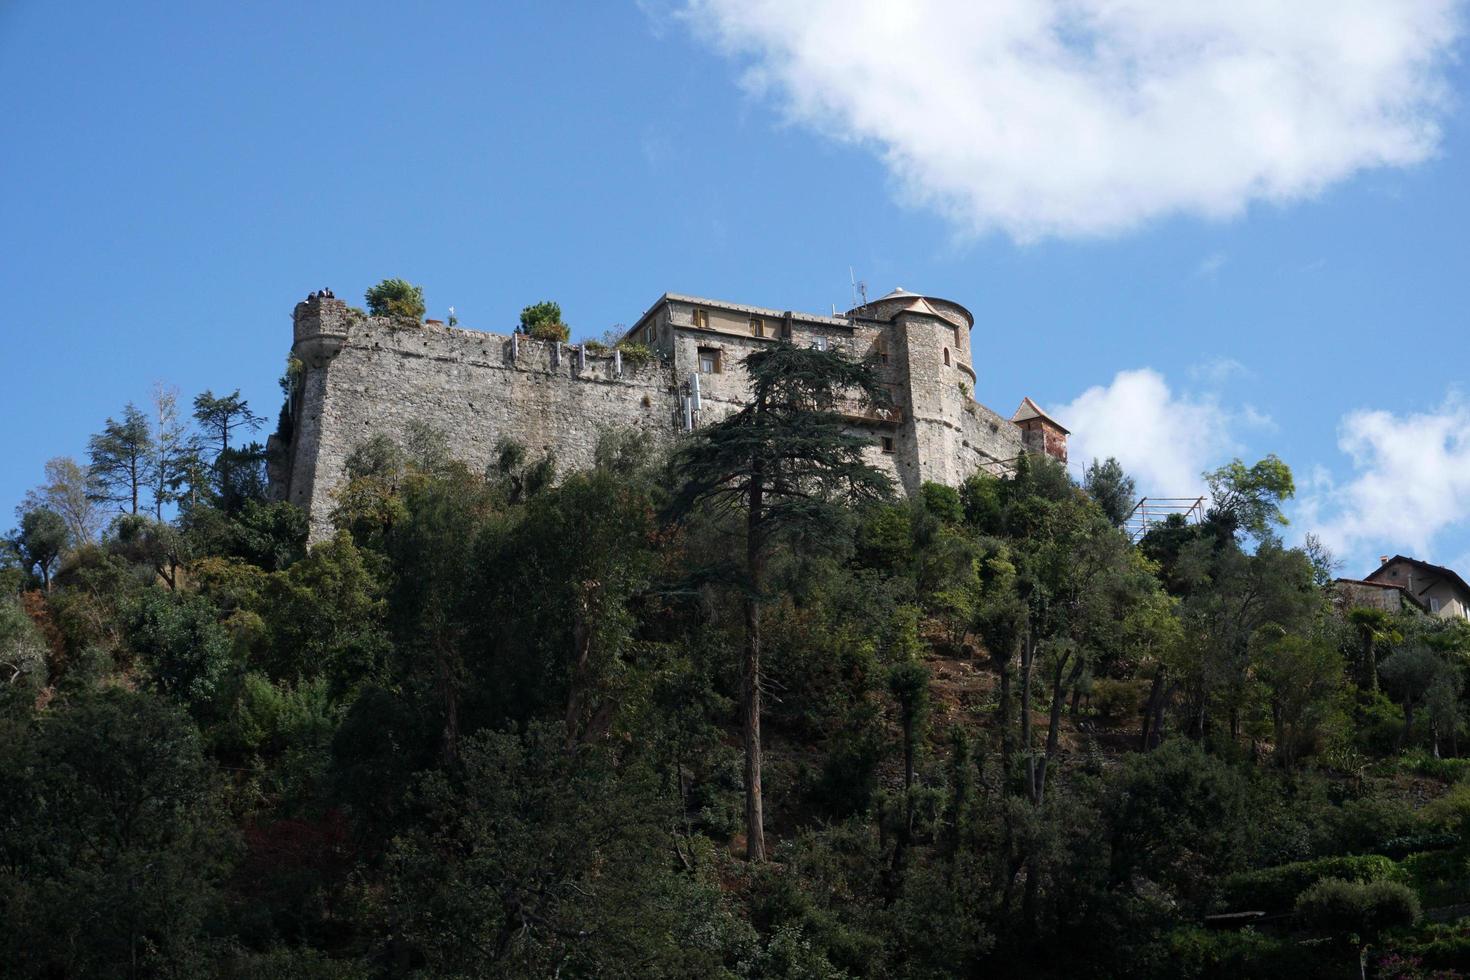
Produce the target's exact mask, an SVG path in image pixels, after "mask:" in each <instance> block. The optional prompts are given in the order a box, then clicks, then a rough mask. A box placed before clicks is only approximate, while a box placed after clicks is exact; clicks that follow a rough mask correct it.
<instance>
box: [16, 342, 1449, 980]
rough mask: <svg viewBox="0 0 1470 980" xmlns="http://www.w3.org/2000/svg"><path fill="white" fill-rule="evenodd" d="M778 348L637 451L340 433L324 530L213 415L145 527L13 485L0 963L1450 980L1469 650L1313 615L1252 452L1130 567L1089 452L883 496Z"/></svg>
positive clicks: (50, 967) (241, 410) (408, 972)
mask: <svg viewBox="0 0 1470 980" xmlns="http://www.w3.org/2000/svg"><path fill="white" fill-rule="evenodd" d="M554 319H555V320H556V321H557V322H559V319H560V318H559V314H558V315H557V316H556V317H555V318H554ZM771 351H772V352H771V353H769V354H768V355H766V357H764V358H762V359H758V360H757V361H756V362H755V363H753V364H751V365H749V367H750V369H751V371H752V374H753V376H754V378H755V379H756V382H757V384H758V385H761V386H764V387H763V388H762V389H761V391H760V392H758V397H756V398H754V399H753V401H752V408H751V409H750V410H749V411H747V412H744V413H738V414H736V415H733V416H731V417H730V418H729V419H727V420H726V421H724V422H721V423H719V424H717V425H712V426H708V427H706V428H705V429H703V430H701V432H700V434H699V436H698V438H696V439H690V440H686V441H685V442H684V443H683V444H682V451H681V452H679V453H677V454H675V455H674V456H672V457H670V458H665V457H663V456H660V455H659V454H656V453H654V452H653V451H652V450H651V449H650V447H649V446H648V445H647V444H646V443H645V442H644V441H643V440H642V439H641V438H639V437H638V436H637V435H634V434H630V433H620V432H611V433H608V434H607V435H606V436H605V437H604V438H603V440H602V442H601V443H600V445H599V446H598V448H597V453H596V465H595V466H594V467H593V468H591V469H589V470H586V471H582V472H565V471H559V470H558V467H557V464H556V460H555V459H554V458H552V457H549V456H542V455H538V454H537V453H535V452H531V451H528V450H527V449H526V448H524V447H522V446H519V445H516V444H514V443H509V442H506V443H503V444H501V445H500V446H499V447H498V449H497V453H496V460H495V462H494V464H493V465H492V466H490V467H489V469H488V471H486V472H475V471H472V470H470V469H468V468H467V467H465V466H464V465H462V464H460V463H458V462H456V461H455V460H454V458H453V454H452V452H451V451H450V448H451V443H450V440H449V437H448V436H447V435H446V434H443V433H436V432H433V431H430V430H427V429H413V430H411V431H408V432H404V433H401V434H398V435H397V436H396V437H395V438H389V437H387V436H385V435H381V434H380V435H375V436H370V437H368V438H365V439H364V441H363V443H362V444H361V445H360V446H359V447H358V448H357V450H356V451H355V452H354V453H353V454H352V456H351V459H350V460H349V461H348V465H347V477H348V479H347V482H346V483H345V485H344V486H342V487H341V488H340V490H339V491H338V493H337V496H336V499H335V507H334V511H333V522H334V523H335V531H334V533H332V534H330V535H329V536H326V537H324V538H323V539H322V540H319V541H316V542H314V543H313V544H312V546H311V547H309V548H308V547H307V545H306V540H305V539H306V523H305V520H304V517H303V515H301V514H300V512H299V511H297V510H295V509H294V508H292V507H291V506H290V505H287V504H283V503H278V502H271V501H269V500H267V499H265V497H264V492H263V472H262V471H263V466H264V462H263V458H262V456H261V454H260V453H261V451H260V449H259V447H258V446H254V447H253V444H244V445H242V444H241V439H240V434H241V433H242V431H249V430H250V429H251V428H252V427H253V426H254V425H256V424H258V423H259V416H258V415H256V414H255V413H254V412H252V411H251V410H250V408H249V406H248V405H247V404H245V403H244V402H243V400H241V399H240V398H239V396H238V393H233V394H230V395H227V396H224V397H217V396H215V395H213V394H211V393H209V392H206V393H204V394H203V395H201V396H199V398H198V399H196V400H195V402H194V406H195V416H194V419H195V422H196V424H197V432H196V433H194V434H193V435H188V434H187V433H184V434H181V433H180V430H179V429H178V427H177V426H176V425H175V426H174V427H173V428H172V430H171V434H170V435H169V436H168V437H167V439H166V440H165V439H164V438H163V437H162V436H161V435H160V433H161V432H163V425H164V422H162V421H160V419H162V418H163V416H161V415H159V414H158V413H155V416H150V417H149V418H148V419H145V420H144V421H145V423H146V424H145V431H142V432H140V433H135V435H137V436H138V440H136V441H140V442H142V443H144V445H143V446H142V449H143V451H142V452H140V453H138V454H137V457H138V459H139V460H140V466H142V467H143V470H142V472H143V473H144V474H145V476H146V475H147V474H148V473H150V472H156V470H153V471H150V470H149V469H148V467H157V466H158V465H159V464H158V463H157V460H158V458H159V453H158V452H157V451H156V447H157V445H158V444H159V443H160V442H161V441H166V442H167V443H168V445H169V446H170V447H172V448H171V449H170V450H169V452H170V454H171V455H172V457H173V459H174V462H173V463H171V464H170V467H171V468H170V469H169V470H168V474H169V475H168V476H167V477H166V478H163V479H159V480H155V479H152V478H145V479H142V480H140V481H139V483H138V487H139V489H140V492H141V494H142V496H141V498H140V499H139V501H138V504H137V506H136V513H134V510H135V507H134V504H133V487H132V484H131V477H129V482H128V483H127V484H123V483H117V484H109V486H111V487H112V489H108V490H107V491H106V495H105V498H103V499H97V498H98V496H99V495H98V494H97V493H95V492H94V494H93V498H94V499H92V500H91V501H90V502H89V501H88V499H87V494H86V490H87V488H88V486H91V487H93V488H95V487H97V486H101V485H102V484H100V483H97V482H96V479H97V478H95V477H92V476H91V474H89V473H87V472H86V467H83V466H81V465H80V464H74V463H73V464H70V465H65V464H66V463H67V461H53V463H54V464H55V465H51V464H48V467H47V472H46V476H45V482H44V483H43V484H42V485H41V486H40V487H38V488H37V490H36V491H35V492H33V493H32V494H31V495H29V496H28V497H27V501H26V503H25V504H23V505H22V508H21V512H20V513H19V514H18V515H17V525H16V528H15V530H14V531H12V532H11V533H10V534H9V535H8V536H7V538H6V539H5V543H4V546H3V548H0V585H3V587H4V589H5V592H4V594H3V595H0V738H3V740H4V744H5V746H6V751H5V752H4V753H3V754H0V907H3V908H4V909H5V911H6V924H7V926H8V929H7V930H6V934H5V937H4V938H3V939H0V962H3V963H4V964H5V969H4V972H5V973H6V975H14V976H20V977H83V976H129V977H155V976H225V977H278V976H287V977H294V976H302V977H318V976H319V977H402V976H463V977H469V976H476V977H478V976H505V977H521V976H563V977H620V976H626V977H645V976H650V977H691V976H700V977H704V976H713V977H732V978H734V977H785V978H797V977H801V978H807V977H824V978H838V977H882V978H890V977H892V978H898V977H902V978H938V977H950V976H985V975H1003V976H1038V977H1074V976H1100V977H1115V976H1116V977H1122V976H1130V977H1132V976H1137V977H1159V978H1163V977H1180V976H1182V977H1278V976H1292V977H1302V978H1309V977H1355V976H1359V975H1360V973H1359V971H1360V963H1361V964H1362V969H1363V970H1364V971H1365V972H1366V973H1367V975H1369V976H1384V977H1413V976H1429V975H1431V971H1433V970H1440V971H1450V972H1442V973H1439V974H1436V975H1439V976H1458V975H1460V974H1459V973H1455V972H1453V971H1455V970H1462V971H1463V970H1464V969H1465V968H1466V964H1467V962H1470V919H1461V918H1459V916H1460V914H1461V913H1462V912H1463V911H1464V909H1465V907H1466V906H1467V904H1470V843H1467V842H1470V781H1467V780H1466V776H1467V774H1470V759H1462V758H1460V757H1459V750H1460V747H1461V738H1460V736H1461V735H1462V734H1463V733H1464V727H1465V716H1464V699H1465V692H1464V672H1465V669H1466V663H1467V658H1470V629H1467V628H1466V627H1465V625H1464V624H1462V623H1455V622H1448V621H1444V620H1440V619H1436V618H1431V617H1428V616H1423V615H1419V614H1407V613H1406V614H1403V615H1393V614H1383V613H1373V612H1368V611H1363V610H1352V609H1343V608H1341V607H1340V605H1339V604H1338V603H1337V602H1336V601H1335V598H1334V594H1333V592H1332V591H1331V589H1330V587H1327V586H1325V585H1324V575H1323V568H1324V564H1323V562H1324V560H1325V559H1324V556H1322V555H1321V554H1320V553H1318V552H1316V551H1314V550H1312V549H1303V548H1293V547H1289V546H1287V545H1286V544H1285V543H1284V542H1283V541H1281V540H1280V539H1279V538H1278V537H1277V536H1276V533H1275V528H1277V527H1278V526H1279V517H1280V509H1279V508H1280V504H1281V502H1282V501H1283V500H1285V499H1286V498H1287V497H1289V495H1290V493H1291V489H1292V482H1291V476H1290V472H1289V471H1288V470H1286V468H1285V466H1284V465H1283V464H1281V463H1280V462H1279V461H1276V460H1270V459H1268V460H1266V461H1263V462H1262V463H1260V464H1256V465H1254V466H1247V465H1245V464H1243V463H1239V462H1237V463H1234V464H1231V465H1230V466H1227V467H1224V468H1222V469H1221V470H1219V471H1217V472H1215V473H1212V474H1209V475H1208V482H1209V485H1210V486H1211V488H1212V494H1213V498H1212V499H1213V506H1212V507H1211V509H1210V511H1209V514H1208V516H1207V518H1206V519H1205V520H1204V522H1203V523H1200V524H1186V523H1183V522H1171V523H1167V524H1164V525H1161V526H1159V527H1157V528H1155V529H1154V530H1153V531H1152V532H1151V533H1150V534H1148V535H1147V536H1146V537H1145V538H1143V539H1142V540H1141V541H1139V542H1138V543H1137V544H1135V543H1133V542H1131V541H1130V540H1129V538H1128V536H1127V535H1126V534H1125V533H1124V532H1122V531H1120V530H1119V529H1118V527H1117V524H1118V522H1119V520H1120V519H1121V516H1126V510H1127V507H1128V506H1130V505H1131V498H1132V495H1133V490H1132V488H1131V483H1130V481H1129V480H1128V479H1127V476H1126V474H1124V473H1122V471H1121V468H1119V467H1117V466H1116V465H1114V464H1098V465H1096V466H1094V467H1093V468H1092V469H1091V470H1089V473H1088V478H1087V481H1086V486H1083V487H1079V486H1077V485H1075V484H1074V483H1073V482H1072V481H1071V480H1070V479H1069V478H1068V476H1067V474H1066V472H1065V470H1064V469H1063V468H1061V467H1060V466H1058V465H1056V464H1055V463H1053V462H1051V461H1050V460H1048V459H1044V458H1035V457H1025V458H1023V459H1021V460H1020V461H1018V464H1017V467H1016V470H1015V472H1014V473H1013V474H1010V475H1008V476H1006V477H1005V478H997V477H994V476H990V475H987V474H983V473H981V474H976V475H975V476H974V477H972V478H971V479H970V480H968V481H967V482H966V483H965V484H964V485H963V486H961V487H959V488H949V487H941V486H937V485H925V486H923V487H922V488H920V490H919V492H918V493H916V494H914V495H913V497H912V498H911V499H899V498H897V497H895V496H893V495H892V492H891V488H889V487H887V486H886V485H885V481H884V480H882V479H880V478H879V477H878V475H877V474H876V473H874V472H873V471H872V470H870V469H868V468H867V466H866V465H865V463H864V458H865V457H864V456H863V454H862V452H861V450H862V448H863V442H862V439H861V437H859V436H856V435H855V434H854V433H853V432H852V431H851V430H849V429H847V428H846V427H845V426H844V424H843V423H842V422H841V420H840V419H839V418H838V417H837V416H836V415H835V414H834V413H833V411H832V409H833V407H834V405H835V404H836V401H837V399H838V398H839V397H846V396H848V395H850V394H851V393H853V392H854V391H855V390H861V389H863V388H864V387H865V386H868V385H869V383H870V382H871V378H869V377H868V376H867V375H866V373H865V372H864V371H863V370H862V369H861V366H859V365H852V364H850V363H847V362H844V361H842V360H841V359H840V358H836V357H833V356H832V355H830V354H828V353H827V352H816V351H796V350H794V349H793V348H790V347H785V346H778V347H774V348H771ZM287 394H288V397H289V390H288V391H287ZM873 394H874V395H877V392H876V391H874V392H873ZM125 417H128V416H126V415H125ZM114 428H117V424H116V423H107V424H105V425H104V427H103V433H102V435H103V436H104V437H106V438H111V437H112V436H113V435H116V433H115V432H113V429H114ZM143 437H146V439H145V438H143ZM252 447H253V448H252ZM116 458H119V457H118V454H117V453H115V452H113V448H112V447H111V446H110V445H109V448H108V452H107V453H106V454H103V455H102V456H99V459H100V460H101V461H102V463H104V464H105V465H106V466H107V467H111V466H112V463H111V460H113V459H116ZM107 472H109V473H112V472H116V471H114V470H112V469H108V471H107ZM89 478H91V480H92V482H90V483H89V482H88V481H89ZM108 479H111V477H108ZM124 487H125V488H126V489H127V491H128V492H127V495H126V496H125V497H124V496H122V494H121V492H120V488H124ZM89 507H96V508H103V507H105V508H109V509H110V511H111V512H109V513H106V514H105V515H103V514H102V513H101V511H100V510H99V511H97V512H92V511H89V510H88V508H89ZM118 510H121V511H124V512H125V513H121V514H119V513H117V511H118ZM102 516H105V517H106V518H107V520H108V521H110V523H109V524H107V526H106V530H105V531H100V532H99V531H98V527H99V526H100V524H101V523H102V521H101V520H100V518H101V517H102ZM752 735H754V736H755V739H754V741H753V740H752ZM752 746H754V747H755V749H756V752H755V758H754V762H753V760H752V751H751V750H752ZM757 774H758V776H759V780H758V781H757V782H756V783H755V788H756V789H757V790H758V791H759V792H760V797H759V798H760V801H761V803H762V806H759V807H752V806H751V805H750V802H751V789H752V777H753V775H757ZM761 839H763V841H764V849H762V848H761V847H760V846H758V841H759V840H761Z"/></svg>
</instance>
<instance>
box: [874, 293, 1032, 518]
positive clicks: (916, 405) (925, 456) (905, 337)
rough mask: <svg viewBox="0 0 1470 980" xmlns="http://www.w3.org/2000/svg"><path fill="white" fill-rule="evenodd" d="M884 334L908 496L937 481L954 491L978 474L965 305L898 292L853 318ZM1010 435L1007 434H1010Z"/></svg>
mask: <svg viewBox="0 0 1470 980" xmlns="http://www.w3.org/2000/svg"><path fill="white" fill-rule="evenodd" d="M848 316H849V317H852V318H853V319H854V320H857V321H860V322H866V323H868V324H871V325H872V326H873V327H875V328H877V329H879V330H881V331H882V333H883V340H882V343H883V344H884V349H886V351H888V352H889V365H890V368H891V377H892V379H893V383H894V386H895V388H896V396H897V397H896V401H897V402H898V403H899V408H900V409H901V410H902V412H903V424H902V427H901V433H900V435H899V437H898V438H897V440H896V443H897V444H896V446H895V452H896V453H897V455H898V456H899V459H898V461H897V462H898V472H899V476H900V478H901V479H902V481H903V483H904V486H905V489H907V490H908V491H909V492H910V493H914V492H916V491H917V490H918V487H919V486H920V485H921V484H923V483H924V482H925V481H928V480H933V481H935V482H939V483H946V484H949V485H950V486H957V485H958V484H959V483H960V482H962V481H963V480H964V479H965V478H966V477H968V476H969V475H970V474H971V473H973V472H974V470H975V467H976V464H977V460H976V452H975V451H974V448H975V447H974V440H973V439H972V438H971V437H970V436H969V434H968V432H967V430H968V429H969V428H972V427H973V426H974V424H975V402H974V391H975V368H974V365H973V363H972V362H971V359H970V329H971V327H973V326H974V324H975V318H974V317H973V316H971V315H970V311H969V310H967V309H965V308H964V307H963V306H961V305H960V304H958V303H956V302H954V301H952V300H947V299H941V298H939V297H937V296H925V295H922V294H920V293H911V292H909V291H908V290H906V289H903V288H901V287H900V288H898V289H895V290H894V291H893V292H891V293H889V294H888V295H886V296H880V297H879V298H877V299H875V300H873V301H872V302H870V303H866V304H864V305H862V306H859V307H856V308H854V309H852V310H849V311H848ZM1007 435H1009V433H1007Z"/></svg>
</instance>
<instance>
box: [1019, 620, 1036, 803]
mask: <svg viewBox="0 0 1470 980" xmlns="http://www.w3.org/2000/svg"><path fill="white" fill-rule="evenodd" d="M1035 659H1036V645H1035V643H1034V641H1033V639H1032V635H1031V628H1030V627H1029V626H1028V627H1027V628H1026V641H1025V642H1024V643H1023V644H1022V645H1021V751H1022V752H1024V753H1025V754H1026V792H1027V793H1028V794H1029V795H1030V797H1031V802H1033V803H1035V802H1038V800H1037V794H1036V755H1035V754H1034V753H1033V752H1032V751H1031V669H1032V666H1033V665H1034V663H1035Z"/></svg>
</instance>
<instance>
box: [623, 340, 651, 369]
mask: <svg viewBox="0 0 1470 980" xmlns="http://www.w3.org/2000/svg"><path fill="white" fill-rule="evenodd" d="M618 350H620V351H622V352H623V361H624V362H626V363H628V364H647V363H648V362H649V361H651V360H653V350H652V348H650V347H649V346H648V345H647V344H638V343H634V342H633V341H631V340H628V341H624V342H623V343H621V344H618Z"/></svg>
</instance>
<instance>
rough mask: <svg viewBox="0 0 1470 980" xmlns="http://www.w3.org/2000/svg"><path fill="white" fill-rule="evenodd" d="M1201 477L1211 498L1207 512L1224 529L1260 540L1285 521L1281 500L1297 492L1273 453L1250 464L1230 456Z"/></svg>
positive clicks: (1289, 473) (1284, 468) (1288, 472)
mask: <svg viewBox="0 0 1470 980" xmlns="http://www.w3.org/2000/svg"><path fill="white" fill-rule="evenodd" d="M1204 478H1205V483H1206V484H1207V485H1208V486H1209V488H1210V498H1211V503H1210V511H1209V514H1208V515H1207V516H1208V518H1209V520H1211V521H1212V522H1214V523H1215V524H1216V525H1218V526H1219V527H1220V528H1221V529H1222V530H1223V531H1226V532H1228V533H1230V534H1234V533H1235V532H1236V531H1245V532H1246V533H1247V534H1249V535H1251V536H1252V537H1254V538H1256V539H1258V540H1259V539H1262V538H1265V537H1266V536H1268V535H1269V534H1271V533H1272V529H1273V528H1276V527H1282V526H1285V525H1286V523H1287V521H1286V515H1285V514H1283V513H1281V504H1282V502H1283V501H1286V500H1290V499H1291V498H1292V497H1293V496H1295V495H1296V483H1295V482H1294V481H1293V480H1292V477H1291V468H1290V467H1289V466H1287V465H1286V464H1285V463H1283V462H1282V461H1281V460H1280V458H1278V457H1277V456H1276V455H1275V454H1272V455H1269V456H1267V457H1266V458H1265V459H1262V460H1260V461H1259V462H1257V463H1256V464H1255V465H1253V466H1250V467H1247V466H1246V465H1245V464H1244V463H1242V462H1241V461H1240V460H1239V459H1234V460H1231V461H1230V462H1229V463H1226V464H1225V465H1224V466H1222V467H1220V468H1219V469H1217V470H1214V471H1212V472H1209V473H1206V474H1204Z"/></svg>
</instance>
